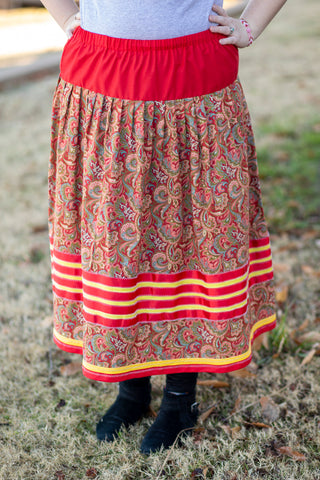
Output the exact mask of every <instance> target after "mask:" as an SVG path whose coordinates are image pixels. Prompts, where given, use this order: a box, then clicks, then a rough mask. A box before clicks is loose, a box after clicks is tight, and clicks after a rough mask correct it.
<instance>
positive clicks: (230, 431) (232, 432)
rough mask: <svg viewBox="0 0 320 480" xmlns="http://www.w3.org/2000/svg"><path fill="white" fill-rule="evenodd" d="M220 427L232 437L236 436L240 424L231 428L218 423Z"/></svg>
mask: <svg viewBox="0 0 320 480" xmlns="http://www.w3.org/2000/svg"><path fill="white" fill-rule="evenodd" d="M220 427H221V428H222V430H224V431H225V432H226V434H227V435H230V436H231V437H232V438H236V437H237V436H238V433H239V432H240V430H241V427H240V425H237V426H236V427H232V428H231V427H229V425H220Z"/></svg>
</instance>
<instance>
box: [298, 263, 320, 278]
mask: <svg viewBox="0 0 320 480" xmlns="http://www.w3.org/2000/svg"><path fill="white" fill-rule="evenodd" d="M301 270H302V271H303V273H305V274H306V275H309V276H312V277H317V278H319V277H320V271H319V270H315V269H314V268H313V267H310V265H301Z"/></svg>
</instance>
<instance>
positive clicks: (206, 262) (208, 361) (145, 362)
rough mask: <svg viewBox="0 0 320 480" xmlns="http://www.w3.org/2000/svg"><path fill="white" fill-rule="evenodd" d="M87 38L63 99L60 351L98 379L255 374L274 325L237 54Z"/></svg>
mask: <svg viewBox="0 0 320 480" xmlns="http://www.w3.org/2000/svg"><path fill="white" fill-rule="evenodd" d="M220 38H221V36H220V35H218V34H213V33H211V32H210V31H209V30H207V31H204V32H200V33H196V34H193V35H187V36H183V37H178V38H173V39H166V40H131V39H119V38H113V37H108V36H105V35H100V34H95V33H91V32H87V31H85V30H83V29H82V28H81V27H78V28H77V29H76V31H75V33H74V35H73V36H72V38H71V39H70V40H69V41H68V42H67V44H66V46H65V49H64V52H63V56H62V60H61V74H60V77H59V81H58V85H57V88H56V91H55V95H54V100H53V116H52V120H53V122H52V143H51V158H50V169H49V227H50V241H51V259H52V281H53V293H54V340H55V342H56V344H57V345H58V346H59V347H60V348H62V349H63V350H66V351H68V352H75V353H79V354H81V355H82V357H83V373H84V375H86V376H87V377H89V378H92V379H95V380H100V381H107V382H113V381H122V380H126V379H129V378H137V377H143V376H149V375H153V374H167V373H179V372H228V371H231V370H235V369H240V368H243V367H245V366H246V365H247V364H248V363H249V362H250V360H251V357H252V342H253V339H254V338H255V337H256V336H257V335H259V334H261V333H262V332H265V331H267V330H271V329H272V328H274V327H275V323H276V320H275V305H274V291H273V273H272V262H271V251H270V244H269V235H268V230H267V226H266V222H265V218H264V213H263V208H262V204H261V193H260V186H259V178H258V170H257V161H256V152H255V147H254V139H253V134H252V129H251V123H250V117H249V113H248V109H247V104H246V101H245V98H244V95H243V91H242V88H241V85H240V82H239V80H238V51H237V49H236V47H234V46H232V45H229V46H223V45H221V44H220V43H219V39H220Z"/></svg>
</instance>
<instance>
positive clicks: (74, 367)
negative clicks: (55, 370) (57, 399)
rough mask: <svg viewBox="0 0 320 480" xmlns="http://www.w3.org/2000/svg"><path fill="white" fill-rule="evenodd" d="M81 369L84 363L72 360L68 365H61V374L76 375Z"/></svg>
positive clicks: (66, 375)
mask: <svg viewBox="0 0 320 480" xmlns="http://www.w3.org/2000/svg"><path fill="white" fill-rule="evenodd" d="M81 370H82V364H81V363H80V362H70V363H68V364H67V365H63V366H62V367H60V372H61V375H63V376H64V377H69V376H70V375H75V374H76V373H78V372H80V371H81Z"/></svg>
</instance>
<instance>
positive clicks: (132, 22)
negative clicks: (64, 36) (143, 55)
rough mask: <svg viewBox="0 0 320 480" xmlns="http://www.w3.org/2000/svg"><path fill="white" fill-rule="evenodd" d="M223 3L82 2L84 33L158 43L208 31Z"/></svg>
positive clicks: (164, 0) (204, 0)
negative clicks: (210, 18) (212, 9)
mask: <svg viewBox="0 0 320 480" xmlns="http://www.w3.org/2000/svg"><path fill="white" fill-rule="evenodd" d="M214 3H215V4H217V5H220V6H222V4H223V0H80V11H81V26H82V28H83V29H84V30H88V31H90V32H94V33H100V34H103V35H108V36H110V37H117V38H132V39H141V40H155V39H161V38H174V37H181V36H183V35H190V34H192V33H198V32H202V31H203V30H207V29H208V28H209V27H210V25H212V23H210V22H209V20H208V17H209V15H210V13H213V12H212V11H211V7H212V5H213V4H214Z"/></svg>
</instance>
